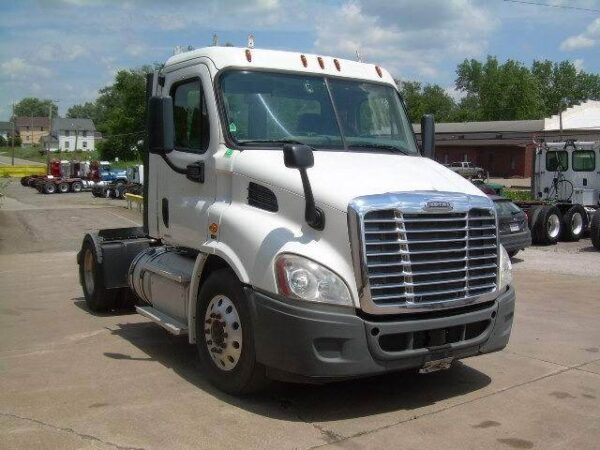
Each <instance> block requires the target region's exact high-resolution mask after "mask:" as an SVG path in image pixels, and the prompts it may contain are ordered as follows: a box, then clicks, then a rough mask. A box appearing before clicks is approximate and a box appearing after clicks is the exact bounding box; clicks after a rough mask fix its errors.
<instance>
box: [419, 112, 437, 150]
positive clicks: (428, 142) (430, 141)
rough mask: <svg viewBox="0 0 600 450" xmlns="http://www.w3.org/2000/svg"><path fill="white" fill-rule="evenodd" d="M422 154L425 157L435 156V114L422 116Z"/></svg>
mask: <svg viewBox="0 0 600 450" xmlns="http://www.w3.org/2000/svg"><path fill="white" fill-rule="evenodd" d="M421 154H422V155H423V156H424V157H425V158H430V159H434V158H435V120H434V118H433V114H425V115H424V116H423V117H422V118H421Z"/></svg>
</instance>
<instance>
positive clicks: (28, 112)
mask: <svg viewBox="0 0 600 450" xmlns="http://www.w3.org/2000/svg"><path fill="white" fill-rule="evenodd" d="M50 108H52V115H53V116H54V117H56V116H57V115H58V106H56V103H54V102H53V101H52V100H40V99H39V98H35V97H25V98H24V99H22V100H21V101H20V102H18V103H17V104H16V105H15V112H14V117H23V116H25V117H31V116H33V117H47V116H48V115H49V114H50ZM11 120H12V119H11Z"/></svg>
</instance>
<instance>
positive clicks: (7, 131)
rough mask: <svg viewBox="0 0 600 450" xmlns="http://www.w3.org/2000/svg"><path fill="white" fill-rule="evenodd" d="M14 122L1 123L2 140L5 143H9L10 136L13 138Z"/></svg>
mask: <svg viewBox="0 0 600 450" xmlns="http://www.w3.org/2000/svg"><path fill="white" fill-rule="evenodd" d="M12 128H13V124H12V122H0V138H2V139H3V140H4V141H5V142H6V141H8V138H9V136H12Z"/></svg>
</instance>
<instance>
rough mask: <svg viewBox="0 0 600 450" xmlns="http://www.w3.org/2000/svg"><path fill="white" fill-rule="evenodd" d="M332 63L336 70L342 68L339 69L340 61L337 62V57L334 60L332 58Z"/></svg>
mask: <svg viewBox="0 0 600 450" xmlns="http://www.w3.org/2000/svg"><path fill="white" fill-rule="evenodd" d="M333 65H334V66H335V68H336V69H337V70H338V72H339V71H340V70H342V69H341V67H340V62H339V61H338V60H337V59H334V60H333Z"/></svg>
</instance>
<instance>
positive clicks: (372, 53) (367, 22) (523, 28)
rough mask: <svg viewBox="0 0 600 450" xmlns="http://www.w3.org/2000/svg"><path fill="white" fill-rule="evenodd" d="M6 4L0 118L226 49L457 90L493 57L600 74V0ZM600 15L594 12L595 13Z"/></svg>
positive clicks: (2, 2) (0, 31)
mask: <svg viewBox="0 0 600 450" xmlns="http://www.w3.org/2000/svg"><path fill="white" fill-rule="evenodd" d="M531 2H533V3H545V4H548V5H554V6H557V5H568V6H571V7H575V8H579V9H561V8H556V7H548V6H540V5H530V4H524V3H525V2H521V3H519V2H508V1H505V0H330V1H323V0H322V1H319V0H291V1H288V0H220V1H219V0H171V1H164V0H122V1H117V0H37V1H36V0H19V1H14V0H12V1H11V0H0V120H6V119H7V118H8V117H9V116H10V108H11V106H10V105H11V103H12V101H13V100H14V101H18V100H19V99H20V98H22V97H25V96H36V97H40V98H50V99H55V100H59V110H60V113H61V114H64V113H65V112H66V110H67V108H68V107H69V106H71V105H72V104H75V103H81V102H84V101H89V100H93V99H94V98H95V97H96V95H97V91H98V89H99V88H101V87H103V86H106V85H107V84H110V82H111V80H112V79H113V76H114V74H115V72H116V71H117V70H119V69H121V68H130V67H136V66H140V65H142V64H148V63H150V64H151V63H154V62H164V61H165V60H166V59H167V58H168V57H169V56H170V55H171V54H172V53H173V49H174V47H175V46H177V45H185V46H187V45H192V46H194V47H196V48H198V47H202V46H205V45H209V44H210V43H211V41H212V35H213V34H214V33H216V34H217V35H218V36H219V39H220V41H221V43H225V42H231V43H233V44H235V45H237V46H244V45H245V43H246V38H247V35H248V34H249V33H253V34H254V35H255V36H256V46H257V47H261V48H272V49H282V50H297V51H302V52H315V53H322V54H327V55H335V56H340V57H347V58H354V57H355V52H356V49H357V48H359V49H360V51H361V54H362V55H363V60H365V61H367V62H372V63H378V64H381V65H383V66H385V67H386V68H387V69H388V70H390V71H391V72H392V73H393V75H395V76H396V77H398V78H402V79H410V80H421V81H423V82H435V83H439V84H440V85H442V86H443V87H445V88H448V90H449V92H452V86H453V82H454V78H455V69H456V65H457V63H459V62H461V61H462V60H463V59H464V58H485V56H486V55H488V54H491V55H496V56H498V57H499V58H501V59H506V58H514V59H518V60H521V61H523V62H526V63H527V64H529V63H530V62H531V61H532V60H533V59H542V58H548V59H551V60H556V61H559V60H563V59H569V60H571V61H573V62H575V63H576V64H577V65H578V66H579V67H582V68H583V69H584V70H586V71H591V72H600V12H597V11H600V0H539V1H538V0H531ZM594 9H595V10H597V11H590V10H594Z"/></svg>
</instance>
